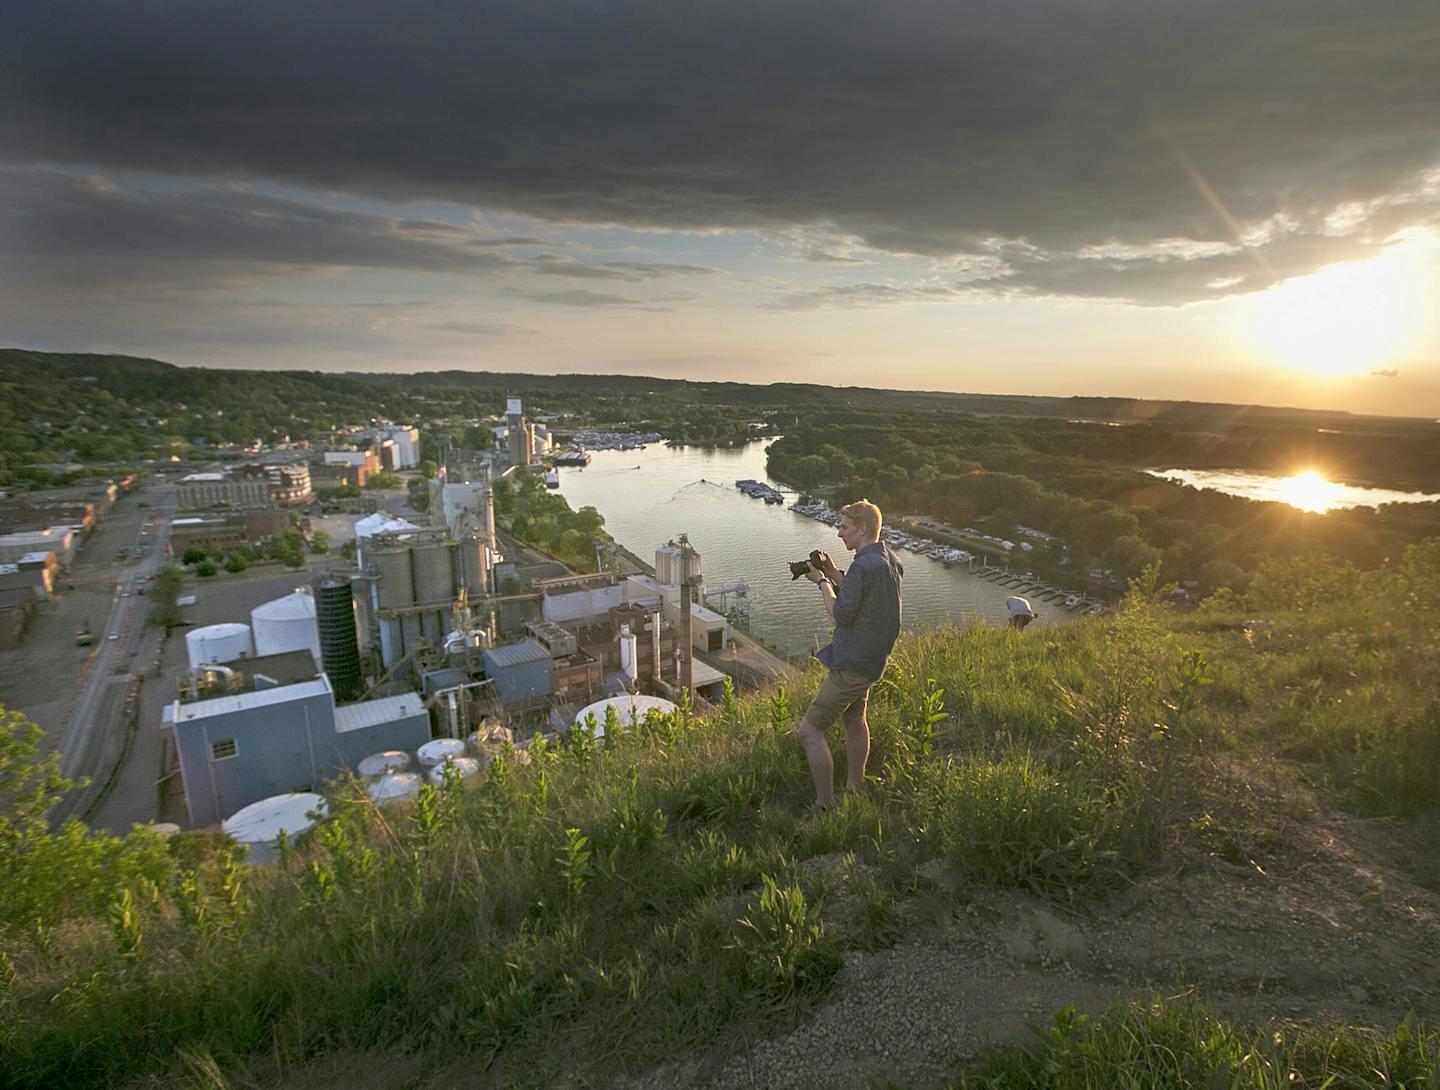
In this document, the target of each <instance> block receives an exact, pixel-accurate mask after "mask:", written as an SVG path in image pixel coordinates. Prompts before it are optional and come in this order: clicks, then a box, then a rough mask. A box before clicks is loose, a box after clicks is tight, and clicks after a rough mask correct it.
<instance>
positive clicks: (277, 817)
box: [220, 791, 329, 863]
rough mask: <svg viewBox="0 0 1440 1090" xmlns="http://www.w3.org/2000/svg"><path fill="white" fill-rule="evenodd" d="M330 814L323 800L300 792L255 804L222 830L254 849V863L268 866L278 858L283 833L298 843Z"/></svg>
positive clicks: (222, 823) (233, 816)
mask: <svg viewBox="0 0 1440 1090" xmlns="http://www.w3.org/2000/svg"><path fill="white" fill-rule="evenodd" d="M327 813H329V807H328V805H327V804H326V802H325V799H324V798H323V797H322V796H320V795H317V794H315V793H314V792H312V791H296V792H292V793H291V794H288V795H272V796H271V797H270V798H268V799H261V800H260V801H259V802H252V803H251V804H250V805H249V806H247V807H245V808H244V809H243V810H237V811H236V812H235V813H233V814H231V815H230V816H229V817H228V818H226V819H225V820H224V821H222V822H221V823H220V828H221V830H222V831H223V832H224V833H226V834H227V835H228V836H229V837H230V838H231V839H233V840H235V841H237V842H238V843H240V844H244V845H245V846H246V847H247V848H249V849H250V862H252V863H268V862H270V861H271V860H272V859H274V858H275V856H276V853H277V851H278V848H279V845H280V833H281V832H282V831H283V832H284V833H285V836H286V838H287V839H290V840H294V839H295V837H297V836H299V835H300V834H301V833H303V832H305V831H306V830H308V829H309V828H311V826H313V825H314V824H315V822H316V821H317V820H318V819H319V818H323V817H324V816H325V815H326V814H327ZM311 815H317V816H314V817H312V816H311Z"/></svg>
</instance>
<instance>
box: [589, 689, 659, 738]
mask: <svg viewBox="0 0 1440 1090" xmlns="http://www.w3.org/2000/svg"><path fill="white" fill-rule="evenodd" d="M606 708H614V709H615V714H616V716H617V717H619V719H620V723H621V725H622V726H624V727H627V728H628V727H632V726H634V725H635V724H637V723H642V722H644V720H645V717H646V716H647V715H648V714H649V713H650V712H652V711H654V712H659V713H660V714H661V715H669V714H670V713H672V712H673V711H675V704H674V703H672V702H671V701H669V700H664V699H662V698H660V697H658V696H643V695H638V694H637V695H635V696H630V695H623V696H612V697H607V698H606V699H605V700H597V701H595V703H593V704H587V705H585V707H583V708H581V709H580V712H579V714H577V715H576V716H575V725H576V726H577V727H578V726H579V725H580V724H581V723H584V722H585V719H586V717H587V716H591V715H593V716H594V717H595V736H596V737H597V738H603V737H604V736H605V709H606Z"/></svg>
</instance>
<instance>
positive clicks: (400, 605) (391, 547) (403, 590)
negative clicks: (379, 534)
mask: <svg viewBox="0 0 1440 1090" xmlns="http://www.w3.org/2000/svg"><path fill="white" fill-rule="evenodd" d="M367 553H368V563H370V564H373V565H374V567H375V574H376V575H377V576H379V579H378V584H379V587H378V590H379V598H378V601H377V602H376V605H377V606H378V607H379V608H380V609H404V608H405V607H406V606H413V605H414V604H415V583H414V580H413V579H412V577H411V573H410V547H409V546H408V545H406V544H404V543H403V542H400V543H396V542H394V541H380V540H377V541H375V542H374V543H372V544H371V546H370V548H369V550H367Z"/></svg>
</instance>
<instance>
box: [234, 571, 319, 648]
mask: <svg viewBox="0 0 1440 1090" xmlns="http://www.w3.org/2000/svg"><path fill="white" fill-rule="evenodd" d="M250 624H251V625H252V626H253V627H254V630H255V654H257V655H278V654H280V653H282V652H284V651H309V652H310V653H311V654H312V655H314V656H315V661H316V662H317V663H318V662H319V661H320V626H319V625H318V624H317V623H316V621H315V599H314V598H313V597H312V596H311V594H310V592H309V590H308V589H306V590H297V591H295V593H293V594H287V595H285V597H284V598H276V599H275V600H274V601H273V602H266V603H265V604H264V605H262V606H256V607H255V608H254V609H253V610H251V611H250Z"/></svg>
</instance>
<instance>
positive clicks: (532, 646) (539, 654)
mask: <svg viewBox="0 0 1440 1090" xmlns="http://www.w3.org/2000/svg"><path fill="white" fill-rule="evenodd" d="M549 659H550V652H549V651H546V650H545V648H543V647H541V646H540V643H539V641H537V640H522V641H521V642H520V643H512V644H507V645H506V646H504V647H489V648H486V650H485V665H486V667H491V666H496V667H499V668H501V669H504V668H506V667H509V666H523V665H524V664H525V663H527V662H547V661H549Z"/></svg>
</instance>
